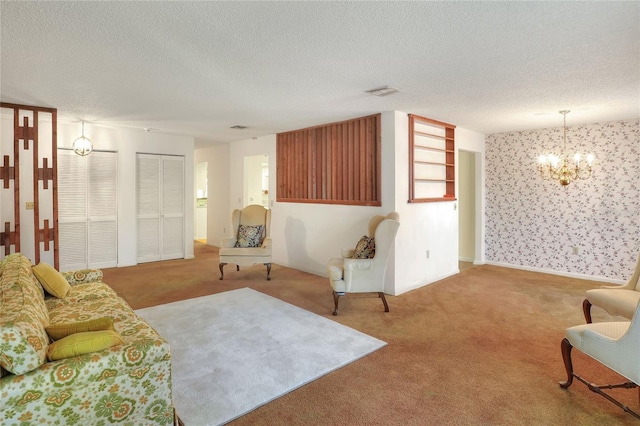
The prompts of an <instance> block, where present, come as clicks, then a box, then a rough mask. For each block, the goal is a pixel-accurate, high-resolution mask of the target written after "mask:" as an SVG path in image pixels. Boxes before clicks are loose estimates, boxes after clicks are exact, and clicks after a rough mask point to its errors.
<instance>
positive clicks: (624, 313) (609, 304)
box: [582, 254, 640, 324]
mask: <svg viewBox="0 0 640 426" xmlns="http://www.w3.org/2000/svg"><path fill="white" fill-rule="evenodd" d="M638 301H640V254H639V255H638V261H637V263H636V270H635V272H634V273H633V275H632V276H631V279H630V280H629V281H628V282H627V283H626V284H625V285H621V286H618V285H615V286H602V287H600V288H594V289H592V290H587V298H586V299H584V302H582V309H583V311H584V319H585V320H586V321H587V323H588V324H590V323H591V306H592V305H596V306H599V307H601V308H602V309H604V310H605V311H607V312H608V313H609V314H610V315H619V316H621V317H625V318H627V319H631V318H632V317H633V314H634V313H635V311H636V307H637V306H638Z"/></svg>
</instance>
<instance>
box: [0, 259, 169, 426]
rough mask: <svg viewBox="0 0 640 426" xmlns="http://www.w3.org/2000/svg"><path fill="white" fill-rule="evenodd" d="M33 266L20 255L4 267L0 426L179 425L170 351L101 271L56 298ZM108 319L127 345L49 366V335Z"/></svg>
mask: <svg viewBox="0 0 640 426" xmlns="http://www.w3.org/2000/svg"><path fill="white" fill-rule="evenodd" d="M31 266H32V265H31V262H30V261H29V259H28V258H26V257H25V256H23V255H21V254H18V253H16V254H12V255H9V256H7V257H6V258H5V259H3V260H2V261H1V262H0V366H2V369H1V370H2V377H0V425H13V424H21V425H30V424H38V425H44V424H46V425H110V424H115V423H117V424H123V425H136V426H138V425H147V424H152V425H156V424H160V425H166V424H173V423H174V408H173V403H172V400H171V353H170V349H169V344H168V343H167V342H166V341H165V340H164V339H163V338H162V337H160V336H159V335H158V333H157V332H156V331H155V330H154V329H153V328H151V327H150V326H149V325H148V324H147V323H145V322H144V321H143V320H142V319H141V318H139V317H138V316H136V314H135V313H134V312H133V310H132V309H131V308H130V307H129V306H128V305H127V303H126V302H125V301H124V300H123V299H122V298H120V297H118V295H117V294H116V293H115V292H114V291H113V290H112V289H111V288H110V287H109V286H107V285H106V284H104V283H103V282H102V272H101V271H99V270H87V271H77V272H69V273H63V274H62V275H63V277H64V278H66V280H67V282H68V283H69V284H71V286H70V289H69V290H68V293H67V294H66V296H65V297H64V298H57V297H54V296H50V295H46V296H45V292H44V290H43V287H42V286H41V284H40V282H39V281H38V279H37V278H36V277H35V276H34V274H33V272H32V269H31ZM105 317H108V318H111V319H112V320H113V326H112V328H113V331H110V333H114V334H115V335H116V336H117V335H119V336H120V338H121V343H123V344H116V346H111V347H108V348H107V349H103V350H98V351H96V352H89V353H86V354H83V355H79V356H73V355H72V356H70V357H68V358H62V359H59V360H56V361H49V359H48V355H47V352H48V349H49V348H50V346H52V345H53V341H52V340H51V339H50V338H49V335H48V334H47V330H45V328H46V327H48V326H52V325H53V326H55V325H56V324H58V325H60V324H73V323H82V322H86V321H88V320H92V319H98V318H105ZM109 321H110V320H109ZM54 328H55V327H54ZM85 334H86V333H85ZM76 335H77V334H76Z"/></svg>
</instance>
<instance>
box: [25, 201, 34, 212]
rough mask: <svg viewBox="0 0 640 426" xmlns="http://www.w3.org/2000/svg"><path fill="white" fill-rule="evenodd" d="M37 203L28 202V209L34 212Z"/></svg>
mask: <svg viewBox="0 0 640 426" xmlns="http://www.w3.org/2000/svg"><path fill="white" fill-rule="evenodd" d="M35 206H36V205H35V203H34V202H33V201H27V205H26V209H27V210H33V209H34V208H35Z"/></svg>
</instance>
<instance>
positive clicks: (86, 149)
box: [72, 121, 93, 157]
mask: <svg viewBox="0 0 640 426" xmlns="http://www.w3.org/2000/svg"><path fill="white" fill-rule="evenodd" d="M72 148H73V152H75V153H76V154H78V155H82V156H83V157H84V156H85V155H89V153H90V152H91V151H92V150H93V143H91V139H89V138H88V137H86V136H85V135H84V121H83V122H82V136H80V137H79V138H78V139H76V140H75V141H73V145H72Z"/></svg>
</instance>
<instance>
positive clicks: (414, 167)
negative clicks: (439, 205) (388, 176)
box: [409, 114, 456, 203]
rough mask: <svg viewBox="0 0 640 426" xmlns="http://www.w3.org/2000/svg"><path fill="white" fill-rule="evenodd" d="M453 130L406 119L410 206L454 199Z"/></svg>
mask: <svg viewBox="0 0 640 426" xmlns="http://www.w3.org/2000/svg"><path fill="white" fill-rule="evenodd" d="M455 128H456V126H454V125H452V124H447V123H443V122H441V121H436V120H432V119H430V118H425V117H420V116H417V115H413V114H410V115H409V202H410V203H423V202H429V201H454V200H455V199H456V198H455V197H456V170H455V139H454V134H455Z"/></svg>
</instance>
